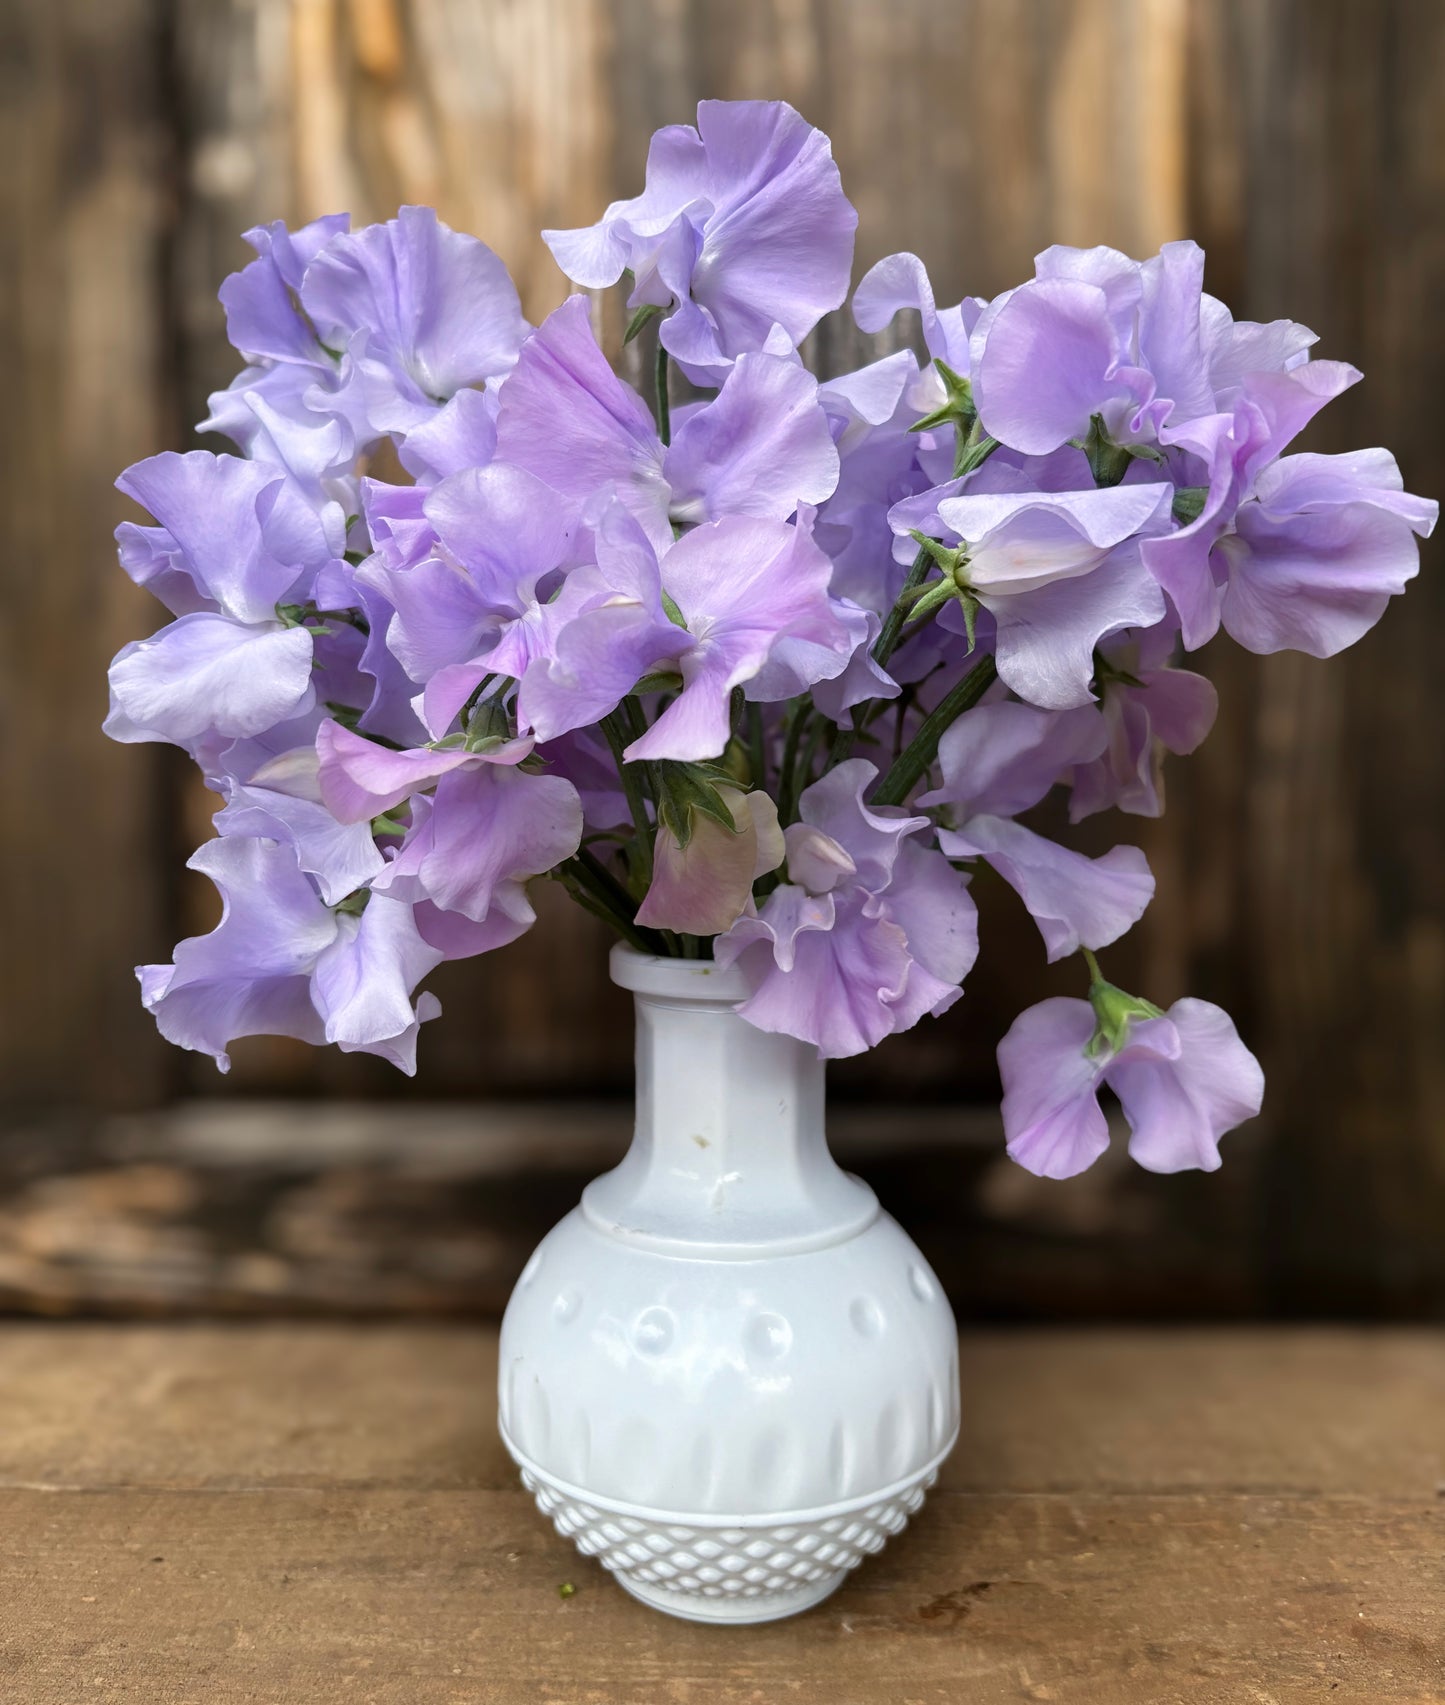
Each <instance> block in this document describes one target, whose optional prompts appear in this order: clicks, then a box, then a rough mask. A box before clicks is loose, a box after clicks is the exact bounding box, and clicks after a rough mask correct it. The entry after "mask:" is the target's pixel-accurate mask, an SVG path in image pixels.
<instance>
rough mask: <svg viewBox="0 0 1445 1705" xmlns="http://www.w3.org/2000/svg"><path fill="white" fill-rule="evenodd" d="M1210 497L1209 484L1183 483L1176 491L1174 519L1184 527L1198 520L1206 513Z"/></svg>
mask: <svg viewBox="0 0 1445 1705" xmlns="http://www.w3.org/2000/svg"><path fill="white" fill-rule="evenodd" d="M1208 498H1209V488H1208V486H1203V485H1181V486H1180V487H1179V488H1178V489H1177V490H1176V491H1175V493H1174V505H1173V507H1174V519H1175V520H1176V521H1177V522H1179V524H1180V525H1181V526H1183V527H1187V526H1188V525H1189V523H1190V522H1191V521H1197V520H1198V519H1199V517H1200V516H1201V515H1202V514H1203V513H1204V505H1205V503H1206V502H1207V500H1208Z"/></svg>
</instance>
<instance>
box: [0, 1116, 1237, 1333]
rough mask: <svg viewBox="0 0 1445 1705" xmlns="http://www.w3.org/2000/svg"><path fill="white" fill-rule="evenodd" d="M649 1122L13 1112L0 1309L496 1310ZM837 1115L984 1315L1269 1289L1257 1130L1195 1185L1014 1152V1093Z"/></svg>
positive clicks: (854, 1154)
mask: <svg viewBox="0 0 1445 1705" xmlns="http://www.w3.org/2000/svg"><path fill="white" fill-rule="evenodd" d="M630 1128H631V1117H630V1109H629V1108H628V1107H627V1105H626V1104H625V1103H623V1102H621V1101H612V1102H532V1103H527V1104H521V1105H512V1106H508V1105H506V1104H504V1103H499V1102H493V1103H489V1104H484V1105H482V1106H479V1107H473V1106H466V1105H461V1106H454V1107H449V1106H447V1105H445V1104H441V1105H437V1104H433V1105H431V1106H424V1107H423V1106H413V1107H410V1108H406V1107H402V1106H400V1105H398V1104H397V1103H382V1104H380V1105H365V1104H358V1103H353V1102H344V1101H338V1102H331V1103H328V1104H326V1105H325V1106H317V1105H314V1104H310V1105H308V1104H306V1103H297V1102H281V1103H266V1102H260V1103H258V1102H255V1101H247V1102H237V1101H230V1102H202V1101H192V1102H183V1103H181V1104H179V1105H178V1106H177V1107H176V1108H175V1109H173V1110H172V1111H170V1112H168V1113H152V1114H144V1115H136V1116H133V1117H131V1118H128V1119H117V1120H111V1121H108V1122H106V1123H105V1124H103V1125H102V1126H100V1127H99V1128H97V1127H95V1126H93V1125H88V1124H87V1125H82V1126H80V1127H76V1128H73V1129H68V1130H67V1129H61V1128H58V1127H57V1126H56V1125H55V1124H54V1123H53V1122H52V1121H40V1122H39V1123H37V1124H36V1125H34V1126H28V1127H20V1126H17V1127H15V1128H13V1129H12V1130H11V1131H10V1132H9V1134H8V1136H7V1138H6V1140H5V1142H4V1143H3V1144H0V1310H9V1311H17V1312H27V1313H34V1314H77V1313H79V1314H87V1313H105V1314H112V1315H116V1314H119V1315H124V1314H132V1313H140V1314H144V1315H148V1316H149V1315H160V1314H169V1315H174V1314H197V1313H202V1314H204V1313H225V1314H231V1313H248V1314H257V1313H262V1314H264V1313H292V1314H294V1313H305V1314H316V1313H345V1314H366V1315H375V1314H402V1313H412V1314H448V1315H470V1316H473V1317H475V1316H479V1315H480V1316H484V1317H485V1316H492V1317H495V1316H496V1315H498V1314H500V1312H501V1310H502V1307H503V1306H504V1304H505V1302H506V1298H507V1295H508V1293H509V1292H510V1290H511V1288H512V1285H513V1284H514V1282H515V1280H516V1277H517V1275H518V1273H519V1272H520V1271H521V1269H522V1266H523V1264H524V1263H525V1261H526V1259H527V1257H528V1256H529V1255H530V1254H531V1252H532V1249H533V1248H534V1247H535V1245H536V1244H537V1242H538V1241H539V1240H540V1238H541V1237H542V1236H543V1234H544V1233H545V1232H547V1231H548V1230H549V1229H550V1228H551V1227H552V1226H553V1225H554V1224H555V1223H556V1222H557V1221H558V1220H559V1219H560V1218H561V1217H562V1215H563V1214H565V1213H566V1212H568V1210H569V1209H571V1208H572V1207H573V1206H574V1205H575V1204H576V1202H577V1199H578V1197H579V1196H580V1195H581V1193H582V1189H583V1187H584V1185H585V1184H586V1183H587V1182H588V1180H589V1179H590V1178H592V1177H595V1176H596V1175H597V1174H598V1173H599V1172H603V1171H605V1170H606V1169H607V1168H608V1167H610V1166H612V1165H614V1164H615V1163H616V1161H617V1160H618V1159H619V1158H620V1156H621V1154H622V1153H623V1151H624V1149H625V1148H626V1145H627V1140H628V1134H629V1132H630ZM830 1131H831V1140H832V1143H833V1146H834V1149H835V1152H836V1153H837V1155H838V1157H839V1159H840V1160H841V1161H842V1162H843V1164H844V1165H846V1166H848V1167H850V1168H852V1169H854V1170H856V1171H859V1172H861V1173H862V1174H863V1175H864V1176H865V1177H867V1178H868V1180H869V1181H870V1182H871V1183H872V1184H873V1185H874V1187H875V1188H876V1189H877V1191H878V1193H879V1196H880V1198H881V1200H882V1201H883V1202H884V1204H885V1205H886V1206H888V1207H890V1208H894V1209H896V1210H897V1211H898V1212H900V1213H902V1214H904V1216H905V1217H906V1220H907V1223H908V1226H909V1229H910V1231H911V1232H912V1233H913V1235H914V1236H915V1237H916V1238H917V1240H918V1241H919V1244H920V1246H921V1247H922V1248H923V1250H924V1252H925V1254H926V1255H927V1256H928V1258H929V1260H930V1261H931V1262H932V1264H933V1267H934V1270H935V1271H936V1272H937V1273H938V1274H939V1276H940V1278H941V1279H942V1280H943V1282H944V1284H945V1286H946V1287H947V1289H948V1291H949V1294H950V1295H951V1296H952V1297H953V1298H954V1299H955V1303H956V1306H957V1307H958V1308H959V1310H960V1312H961V1314H962V1315H963V1316H964V1317H965V1318H985V1319H998V1318H1025V1319H1027V1318H1038V1317H1039V1316H1040V1315H1042V1316H1045V1317H1059V1316H1061V1315H1068V1316H1070V1317H1073V1318H1089V1317H1090V1316H1091V1315H1097V1314H1098V1313H1099V1312H1101V1311H1102V1310H1105V1309H1108V1308H1114V1309H1117V1310H1122V1311H1124V1312H1127V1313H1129V1314H1132V1315H1138V1316H1164V1315H1174V1316H1178V1315H1181V1314H1184V1315H1190V1316H1193V1317H1199V1316H1201V1315H1206V1316H1211V1317H1213V1318H1219V1317H1221V1316H1225V1315H1228V1316H1238V1315H1239V1314H1241V1313H1244V1312H1247V1311H1248V1309H1249V1308H1250V1306H1251V1303H1252V1292H1251V1288H1250V1286H1249V1285H1248V1284H1247V1283H1246V1282H1244V1281H1243V1280H1242V1278H1241V1256H1242V1254H1243V1253H1244V1252H1245V1248H1246V1244H1245V1236H1246V1228H1245V1226H1244V1224H1242V1223H1241V1218H1240V1214H1239V1207H1240V1204H1241V1202H1247V1200H1248V1190H1247V1183H1248V1180H1249V1179H1250V1177H1251V1176H1252V1168H1251V1164H1250V1159H1251V1151H1250V1148H1249V1147H1248V1146H1247V1145H1246V1146H1237V1147H1236V1154H1235V1161H1236V1164H1235V1165H1234V1166H1232V1167H1231V1168H1230V1169H1229V1171H1228V1173H1227V1174H1225V1175H1224V1177H1223V1178H1222V1179H1212V1180H1210V1181H1209V1183H1208V1186H1207V1187H1206V1188H1205V1189H1203V1190H1201V1191H1198V1192H1196V1193H1195V1194H1194V1197H1193V1199H1192V1200H1191V1201H1189V1202H1187V1203H1186V1202H1185V1201H1184V1200H1183V1187H1182V1185H1181V1181H1180V1180H1177V1179H1174V1180H1170V1179H1160V1178H1155V1177H1153V1176H1151V1175H1150V1174H1147V1173H1143V1172H1140V1171H1139V1170H1138V1169H1137V1168H1134V1167H1131V1166H1130V1165H1129V1164H1128V1162H1127V1161H1126V1159H1125V1158H1124V1151H1123V1137H1122V1133H1120V1136H1119V1140H1118V1142H1117V1143H1116V1145H1115V1148H1114V1150H1113V1152H1112V1153H1111V1155H1110V1156H1109V1157H1108V1158H1107V1159H1106V1160H1105V1161H1104V1162H1102V1163H1101V1164H1100V1165H1099V1166H1097V1167H1095V1168H1093V1169H1092V1170H1091V1171H1090V1172H1089V1173H1088V1174H1087V1175H1086V1176H1084V1177H1082V1178H1079V1179H1075V1180H1073V1181H1071V1182H1070V1183H1069V1184H1068V1185H1067V1186H1065V1187H1062V1188H1060V1187H1057V1186H1053V1185H1050V1184H1048V1183H1046V1182H1044V1181H1041V1180H1039V1179H1036V1178H1033V1177H1031V1176H1030V1175H1029V1174H1027V1173H1025V1172H1022V1171H1021V1170H1020V1169H1019V1168H1018V1167H1016V1166H1015V1165H1014V1164H1013V1163H1012V1162H1011V1161H1009V1160H1008V1159H1007V1157H1006V1155H1005V1153H1004V1147H1003V1137H1002V1132H1001V1130H1000V1128H999V1123H998V1116H997V1114H996V1112H987V1111H981V1112H974V1113H970V1112H968V1111H966V1110H960V1109H956V1108H948V1107H939V1108H933V1109H927V1108H901V1109H897V1110H895V1111H893V1112H890V1113H886V1114H885V1113H883V1112H881V1111H880V1110H878V1109H877V1108H876V1107H868V1106H850V1105H849V1104H848V1102H847V1101H846V1100H845V1099H838V1100H836V1101H835V1103H834V1106H833V1110H832V1114H831V1116H830ZM1101 1247H1107V1248H1108V1250H1109V1252H1110V1253H1109V1261H1108V1263H1107V1265H1104V1264H1101V1262H1100V1258H1099V1251H1100V1249H1101Z"/></svg>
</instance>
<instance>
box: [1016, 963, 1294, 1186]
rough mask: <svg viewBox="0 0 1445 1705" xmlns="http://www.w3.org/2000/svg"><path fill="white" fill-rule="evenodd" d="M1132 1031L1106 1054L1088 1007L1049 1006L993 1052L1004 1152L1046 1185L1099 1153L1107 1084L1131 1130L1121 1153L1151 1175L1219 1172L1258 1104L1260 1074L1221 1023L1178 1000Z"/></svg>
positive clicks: (1029, 1015)
mask: <svg viewBox="0 0 1445 1705" xmlns="http://www.w3.org/2000/svg"><path fill="white" fill-rule="evenodd" d="M1152 1010H1153V1012H1154V1016H1148V1015H1145V1014H1141V1015H1140V1016H1137V1017H1135V1018H1133V1019H1132V1020H1130V1021H1129V1022H1128V1024H1127V1025H1126V1027H1125V1030H1124V1035H1123V1037H1122V1038H1120V1040H1121V1042H1122V1045H1121V1046H1118V1047H1117V1048H1116V1047H1112V1046H1110V1045H1109V1043H1108V1042H1107V1040H1106V1039H1105V1037H1104V1036H1103V1035H1102V1034H1101V1033H1100V1031H1099V1028H1098V1026H1097V1023H1096V1017H1095V1011H1094V1008H1093V1007H1092V1006H1091V1005H1090V1003H1089V1002H1088V1001H1084V1000H1069V999H1066V998H1062V997H1060V998H1055V999H1053V1000H1046V1001H1043V1002H1041V1003H1040V1004H1039V1005H1038V1006H1035V1007H1030V1008H1029V1010H1028V1011H1027V1012H1025V1013H1022V1014H1021V1015H1020V1016H1019V1017H1018V1018H1017V1019H1015V1021H1014V1024H1013V1027H1012V1028H1011V1029H1010V1031H1009V1033H1008V1035H1007V1036H1005V1037H1004V1039H1003V1041H1002V1042H1001V1043H1000V1044H999V1050H998V1060H999V1070H1000V1073H1001V1074H1002V1077H1003V1085H1004V1097H1003V1119H1004V1130H1005V1132H1006V1134H1007V1137H1008V1152H1009V1154H1010V1155H1011V1156H1012V1157H1013V1158H1014V1159H1015V1160H1016V1161H1018V1163H1019V1164H1020V1165H1021V1166H1024V1167H1027V1168H1028V1170H1029V1171H1030V1172H1035V1173H1037V1174H1039V1176H1040V1177H1043V1178H1072V1177H1073V1176H1074V1175H1075V1174H1076V1173H1079V1172H1082V1171H1084V1169H1085V1168H1086V1167H1088V1166H1091V1165H1092V1164H1093V1162H1094V1161H1096V1160H1097V1159H1098V1158H1099V1156H1100V1155H1101V1154H1102V1153H1103V1152H1104V1150H1105V1149H1106V1148H1107V1147H1108V1142H1109V1129H1108V1123H1107V1121H1106V1119H1105V1117H1104V1113H1103V1110H1102V1109H1101V1108H1100V1106H1099V1101H1098V1092H1099V1089H1100V1088H1101V1087H1102V1086H1103V1085H1104V1084H1107V1085H1108V1086H1109V1087H1110V1088H1111V1089H1112V1090H1113V1091H1114V1093H1115V1094H1116V1095H1117V1096H1118V1097H1119V1100H1120V1102H1121V1103H1122V1104H1123V1108H1124V1115H1125V1117H1126V1118H1127V1119H1128V1121H1129V1127H1130V1132H1131V1135H1130V1138H1129V1153H1130V1155H1131V1156H1132V1157H1133V1158H1134V1159H1135V1160H1136V1161H1137V1162H1138V1163H1139V1165H1140V1166H1143V1167H1145V1168H1147V1169H1148V1170H1149V1171H1151V1172H1181V1171H1184V1170H1186V1169H1188V1168H1196V1167H1197V1168H1199V1169H1201V1170H1203V1171H1206V1172H1212V1171H1214V1170H1215V1169H1216V1168H1217V1167H1218V1166H1219V1139H1220V1137H1221V1136H1223V1135H1224V1133H1225V1132H1226V1131H1229V1130H1231V1129H1232V1128H1233V1127H1234V1126H1236V1125H1238V1124H1241V1123H1243V1121H1244V1120H1246V1119H1252V1118H1253V1117H1254V1115H1255V1114H1256V1113H1258V1112H1259V1109H1260V1105H1261V1102H1262V1101H1263V1097H1264V1076H1263V1074H1262V1073H1261V1071H1260V1069H1259V1062H1258V1061H1257V1060H1256V1059H1255V1057H1254V1055H1253V1054H1251V1053H1250V1052H1249V1050H1248V1049H1247V1048H1246V1047H1245V1046H1244V1044H1243V1043H1242V1042H1241V1041H1240V1039H1239V1035H1238V1033H1237V1032H1236V1030H1235V1028H1234V1025H1233V1023H1232V1022H1231V1020H1230V1018H1229V1015H1228V1014H1227V1013H1226V1012H1223V1011H1221V1009H1220V1008H1219V1007H1217V1006H1212V1005H1211V1004H1210V1003H1209V1002H1208V1001H1200V1000H1181V1001H1176V1002H1175V1003H1174V1005H1173V1006H1172V1007H1170V1009H1169V1011H1168V1013H1167V1014H1159V1013H1158V1011H1157V1009H1152Z"/></svg>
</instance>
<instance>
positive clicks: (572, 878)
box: [554, 860, 655, 954]
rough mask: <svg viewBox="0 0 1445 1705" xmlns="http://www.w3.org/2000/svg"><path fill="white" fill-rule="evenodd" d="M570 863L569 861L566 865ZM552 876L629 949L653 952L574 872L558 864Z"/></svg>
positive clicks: (632, 925) (635, 930)
mask: <svg viewBox="0 0 1445 1705" xmlns="http://www.w3.org/2000/svg"><path fill="white" fill-rule="evenodd" d="M570 862H571V861H570V860H569V861H568V863H570ZM554 874H555V875H556V877H557V880H558V881H559V882H560V883H561V884H562V886H563V887H564V888H565V889H566V890H567V892H568V893H569V894H570V895H571V896H572V898H573V900H575V901H576V903H577V904H578V905H579V906H580V907H581V908H582V910H583V911H584V912H591V914H592V916H593V917H594V918H601V920H602V922H603V923H605V924H606V925H607V927H608V928H609V929H611V930H615V931H616V932H617V934H618V935H619V936H621V938H622V939H623V941H625V942H626V943H627V945H628V946H629V947H635V948H636V949H637V951H638V952H639V953H649V954H650V953H652V952H654V951H655V950H654V949H653V947H652V946H651V945H650V944H649V943H648V942H647V941H646V940H644V939H643V936H642V932H641V931H640V930H639V929H638V928H637V927H636V925H634V924H630V923H628V921H627V920H626V918H621V917H619V916H618V915H617V913H616V912H614V911H613V910H612V908H611V907H610V906H607V905H604V904H603V902H602V901H600V900H597V899H594V898H593V896H592V894H591V893H590V892H589V891H588V890H587V889H586V888H585V887H584V886H583V884H582V882H581V880H580V879H579V877H578V875H577V873H576V871H575V870H569V869H568V868H567V865H566V864H559V865H558V866H557V869H556V871H555V872H554Z"/></svg>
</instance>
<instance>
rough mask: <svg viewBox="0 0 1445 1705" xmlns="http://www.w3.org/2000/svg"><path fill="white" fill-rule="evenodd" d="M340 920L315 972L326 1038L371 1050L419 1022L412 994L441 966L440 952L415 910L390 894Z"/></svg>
mask: <svg viewBox="0 0 1445 1705" xmlns="http://www.w3.org/2000/svg"><path fill="white" fill-rule="evenodd" d="M336 922H337V933H336V939H335V940H334V941H333V942H332V943H331V944H330V946H328V947H327V948H325V949H324V950H323V952H322V953H321V955H320V957H319V958H318V959H317V961H316V968H315V970H314V972H313V973H312V985H311V986H312V998H313V1000H314V1001H315V1003H316V1010H317V1011H318V1012H319V1013H320V1014H321V1017H322V1020H323V1022H324V1023H325V1026H326V1040H327V1041H328V1042H342V1043H349V1044H350V1045H351V1046H352V1047H354V1048H368V1047H370V1046H371V1045H372V1044H373V1043H377V1042H385V1041H389V1040H391V1039H392V1038H394V1037H397V1036H401V1035H403V1034H405V1033H406V1032H407V1031H409V1030H410V1029H411V1028H412V1026H413V1025H414V1024H415V1023H416V1022H417V1014H416V1013H415V1012H414V1010H413V1008H412V992H413V991H414V990H415V988H416V985H417V984H418V983H419V982H420V981H421V979H422V978H423V977H424V976H426V974H427V973H428V972H429V971H431V970H432V969H433V968H434V967H435V966H437V965H439V964H440V963H441V959H442V954H441V952H440V951H439V950H438V949H437V948H435V947H433V946H432V945H431V944H430V943H429V942H427V941H426V940H425V939H423V937H422V936H421V934H420V933H419V931H418V930H417V926H416V920H415V919H414V918H413V916H412V909H411V907H410V906H409V905H407V904H406V903H405V902H404V901H401V900H392V899H389V898H388V897H387V896H386V895H385V894H373V895H372V896H371V898H370V900H369V901H368V903H367V905H366V908H365V910H364V911H363V912H362V913H361V914H360V915H359V916H341V917H338V919H337V920H336Z"/></svg>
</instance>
